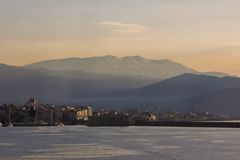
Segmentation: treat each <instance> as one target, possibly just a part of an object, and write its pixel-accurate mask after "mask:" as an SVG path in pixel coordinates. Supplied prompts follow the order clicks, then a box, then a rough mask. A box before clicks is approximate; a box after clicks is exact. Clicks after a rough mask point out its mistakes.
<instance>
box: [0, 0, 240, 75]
mask: <svg viewBox="0 0 240 160" xmlns="http://www.w3.org/2000/svg"><path fill="white" fill-rule="evenodd" d="M239 8H240V1H239V0H201V1H199V0H11V1H10V0H0V63H5V64H9V65H17V66H21V65H24V64H29V63H33V62H37V61H42V60H48V59H60V58H66V57H92V56H102V55H115V56H119V57H122V56H131V55H140V56H143V57H145V58H150V59H171V60H173V61H176V62H179V63H182V64H184V65H186V66H188V67H191V68H193V69H196V70H199V71H221V72H226V73H230V74H235V75H240V61H239V60H240V10H239Z"/></svg>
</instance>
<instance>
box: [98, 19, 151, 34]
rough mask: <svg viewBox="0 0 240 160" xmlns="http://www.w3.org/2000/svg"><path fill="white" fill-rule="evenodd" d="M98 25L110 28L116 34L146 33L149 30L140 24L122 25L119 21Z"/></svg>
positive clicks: (104, 22)
mask: <svg viewBox="0 0 240 160" xmlns="http://www.w3.org/2000/svg"><path fill="white" fill-rule="evenodd" d="M98 24H100V25H104V26H107V27H110V28H111V29H112V30H113V31H116V32H133V33H138V32H145V31H146V30H147V28H146V27H145V26H143V25H139V24H130V23H122V22H118V21H103V22H99V23H98Z"/></svg>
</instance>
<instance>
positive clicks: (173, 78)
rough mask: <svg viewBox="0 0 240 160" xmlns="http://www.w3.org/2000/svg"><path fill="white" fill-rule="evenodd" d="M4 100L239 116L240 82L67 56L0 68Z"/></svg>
mask: <svg viewBox="0 0 240 160" xmlns="http://www.w3.org/2000/svg"><path fill="white" fill-rule="evenodd" d="M0 91H1V92H0V102H2V103H20V104H22V103H24V102H25V101H26V100H27V99H28V98H30V97H37V98H38V99H39V102H41V103H56V104H66V103H68V104H88V105H92V106H93V107H95V108H115V109H123V108H124V109H133V108H135V109H144V110H154V111H166V110H169V109H171V110H174V111H187V112H189V111H197V112H207V111H208V112H213V113H223V114H226V113H234V114H236V113H240V108H239V107H240V99H239V98H238V97H239V96H240V79H239V78H237V77H231V76H229V75H227V74H224V73H220V72H208V73H203V72H198V71H195V70H194V69H191V68H189V67H186V66H184V65H182V64H179V63H176V62H173V61H170V60H150V59H145V58H143V57H140V56H133V57H122V58H119V57H115V56H103V57H92V58H67V59H59V60H49V61H42V62H37V63H33V64H29V65H25V66H21V67H16V66H8V65H5V64H1V65H0Z"/></svg>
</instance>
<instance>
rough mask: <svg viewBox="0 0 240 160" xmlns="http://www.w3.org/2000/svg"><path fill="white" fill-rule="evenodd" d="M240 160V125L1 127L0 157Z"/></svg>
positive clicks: (32, 159)
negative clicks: (221, 126) (203, 126)
mask: <svg viewBox="0 0 240 160" xmlns="http://www.w3.org/2000/svg"><path fill="white" fill-rule="evenodd" d="M83 159H84V160H239V159H240V129H230V128H184V127H179V128H178V127H86V126H59V127H13V128H3V127H2V128H0V160H83Z"/></svg>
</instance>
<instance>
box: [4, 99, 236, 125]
mask: <svg viewBox="0 0 240 160" xmlns="http://www.w3.org/2000/svg"><path fill="white" fill-rule="evenodd" d="M233 119H234V120H235V119H238V117H228V116H220V115H213V114H210V113H208V112H207V113H191V112H190V113H182V112H173V111H168V112H156V113H154V112H149V111H140V110H124V111H121V110H118V111H117V110H104V109H100V110H97V109H93V108H92V107H91V106H81V105H80V106H72V105H62V106H59V105H50V104H45V105H40V104H39V103H38V102H37V99H36V98H30V99H29V100H28V101H27V103H26V104H25V105H22V106H17V105H14V104H2V105H0V125H1V126H63V125H87V126H130V125H143V126H144V125H171V124H172V122H185V123H186V122H205V121H222V120H233ZM169 122H171V123H169ZM175 125H176V124H175Z"/></svg>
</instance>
